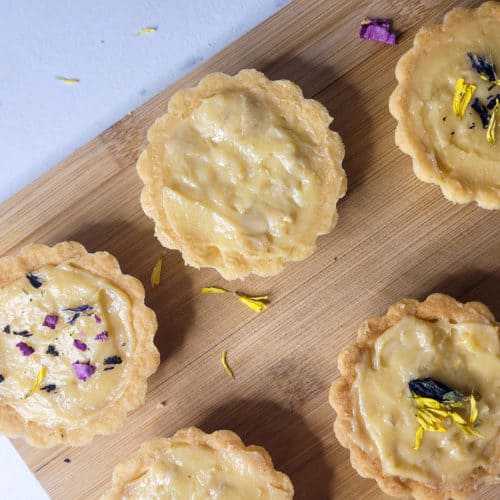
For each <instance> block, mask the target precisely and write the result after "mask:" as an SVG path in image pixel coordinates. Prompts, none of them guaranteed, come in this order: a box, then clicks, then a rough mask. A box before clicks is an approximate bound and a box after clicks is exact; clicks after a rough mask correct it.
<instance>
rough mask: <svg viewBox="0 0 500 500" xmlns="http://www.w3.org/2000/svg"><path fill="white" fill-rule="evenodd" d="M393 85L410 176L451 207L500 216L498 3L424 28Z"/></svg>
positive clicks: (399, 135)
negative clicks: (435, 189) (469, 206)
mask: <svg viewBox="0 0 500 500" xmlns="http://www.w3.org/2000/svg"><path fill="white" fill-rule="evenodd" d="M478 57H479V58H480V59H478ZM485 64H490V67H486V66H485ZM495 68H496V70H497V72H496V74H495ZM396 78H397V80H398V86H397V87H396V89H395V90H394V92H393V94H392V95H391V98H390V101H389V110H390V112H391V113H392V115H393V116H394V117H395V118H396V120H397V121H398V125H397V128H396V144H397V145H398V146H399V147H400V148H401V150H402V151H403V152H404V153H406V154H408V155H409V156H410V157H411V158H412V161H413V170H414V172H415V175H416V176H417V177H418V178H419V179H420V180H422V181H424V182H430V183H433V184H437V185H438V186H439V187H440V188H441V190H442V192H443V194H444V196H445V197H446V198H447V199H448V200H450V201H453V202H455V203H468V202H472V201H475V202H477V204H478V205H479V206H480V207H482V208H487V209H500V106H498V107H496V108H495V102H496V98H498V99H499V100H500V3H499V2H486V3H484V4H482V5H481V6H480V7H479V8H477V9H464V8H455V9H453V10H452V11H450V12H449V13H448V14H447V15H446V16H445V18H444V21H443V23H442V24H440V25H436V26H430V27H424V28H422V29H421V30H420V31H419V32H418V33H417V35H416V37H415V41H414V44H413V48H412V49H411V50H409V51H408V52H407V53H406V54H404V56H403V57H401V59H400V60H399V62H398V64H397V66H396ZM454 98H455V103H454ZM482 107H484V109H482ZM478 110H480V112H478ZM489 125H491V127H490V126H489Z"/></svg>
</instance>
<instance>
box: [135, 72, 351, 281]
mask: <svg viewBox="0 0 500 500" xmlns="http://www.w3.org/2000/svg"><path fill="white" fill-rule="evenodd" d="M226 90H251V91H252V92H254V93H255V92H259V93H260V94H262V95H264V96H265V97H266V98H269V99H271V100H272V101H273V103H274V104H276V105H277V106H281V107H283V106H284V105H286V106H287V109H288V108H290V107H291V108H293V109H294V110H295V112H297V113H298V114H300V116H301V117H302V120H303V122H306V123H307V125H308V127H309V128H310V130H311V131H312V132H311V133H313V134H314V136H315V137H316V138H317V140H318V142H319V143H320V144H321V146H322V147H323V148H324V151H325V152H326V154H327V156H328V161H325V163H324V165H325V169H324V178H325V182H324V183H323V190H324V198H325V204H324V206H323V207H322V210H321V212H320V213H318V214H317V217H316V218H315V223H314V225H311V227H310V234H311V235H312V237H311V238H310V239H311V242H310V243H309V242H306V243H307V244H305V243H304V241H303V239H301V240H300V241H297V242H296V243H297V244H296V245H295V246H294V248H291V249H289V251H290V255H287V256H285V257H284V256H282V255H279V254H276V255H273V254H272V252H269V253H266V254H265V255H262V257H260V258H253V257H252V258H248V257H246V256H245V255H243V254H241V253H232V254H231V255H221V253H220V252H216V253H214V252H211V253H210V252H208V253H207V252H204V251H203V249H200V247H199V245H197V242H196V241H190V240H189V239H188V238H185V237H183V235H181V234H177V233H176V232H175V231H174V230H173V228H172V227H171V225H170V224H169V221H168V217H167V216H166V215H165V213H164V211H163V208H162V190H161V182H159V179H160V178H161V174H160V172H159V169H158V168H157V166H156V165H155V166H152V165H151V163H152V162H151V161H150V160H149V158H148V152H149V150H150V148H151V146H152V141H153V136H154V133H155V131H156V130H157V129H158V128H160V127H161V126H162V124H164V123H165V122H166V121H167V120H170V119H172V117H175V118H176V119H183V118H185V117H187V116H189V114H190V113H192V112H193V111H194V110H196V109H197V107H198V106H199V105H200V103H201V100H202V99H205V98H207V97H211V96H213V95H216V94H217V93H219V92H221V91H226ZM331 121H332V118H331V117H330V115H329V113H328V111H327V109H326V108H325V107H324V106H323V105H322V104H321V103H319V102H318V101H315V100H313V99H305V98H304V96H303V94H302V90H301V89H300V87H299V86H297V85H296V84H294V83H293V82H290V81H289V80H276V81H272V80H269V79H268V78H267V77H266V76H265V75H264V74H263V73H261V72H259V71H257V70H254V69H244V70H241V71H240V72H239V73H238V74H237V75H235V76H229V75H226V74H224V73H210V74H208V75H207V76H205V77H204V78H203V79H202V80H200V82H199V83H198V85H197V86H195V87H192V88H188V89H182V90H180V91H178V92H176V93H175V94H174V95H173V96H172V97H171V99H170V101H169V104H168V112H167V113H166V114H164V115H163V116H161V117H159V118H158V119H157V120H156V121H155V123H154V124H153V125H152V126H151V127H150V129H149V131H148V140H149V143H148V146H147V148H146V149H145V150H144V151H143V152H142V153H141V155H140V156H139V159H138V161H137V171H138V174H139V176H140V178H141V179H142V181H143V183H144V187H143V189H142V192H141V206H142V209H143V211H144V213H145V214H146V215H147V216H148V217H150V218H151V219H153V221H154V223H155V236H156V237H157V238H158V240H159V241H160V243H161V244H162V245H163V246H164V247H166V248H171V249H177V250H180V252H181V253H182V257H183V259H184V261H185V262H186V263H187V264H189V265H190V266H193V267H195V268H200V267H212V268H215V269H216V270H217V271H218V272H219V274H221V275H222V276H223V277H224V278H225V279H228V280H233V279H241V278H244V277H246V276H248V275H249V274H250V273H254V274H256V275H259V276H271V275H275V274H277V273H279V272H280V271H282V270H283V268H284V266H285V263H286V262H288V261H297V260H302V259H305V258H307V257H309V256H310V255H311V254H312V253H313V252H314V250H315V249H316V239H317V237H318V236H320V235H322V234H327V233H329V232H330V231H332V230H333V228H334V227H335V225H336V223H337V219H338V214H337V210H336V203H337V201H338V200H339V199H340V198H342V197H343V196H344V194H345V192H346V189H347V178H346V175H345V172H344V170H343V169H342V160H343V158H344V155H345V148H344V144H343V142H342V139H341V138H340V135H339V134H338V133H337V132H334V131H332V130H330V129H329V125H330V123H331ZM304 239H305V238H304Z"/></svg>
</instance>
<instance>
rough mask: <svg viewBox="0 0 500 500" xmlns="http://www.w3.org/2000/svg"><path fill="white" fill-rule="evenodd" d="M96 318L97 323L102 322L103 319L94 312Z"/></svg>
mask: <svg viewBox="0 0 500 500" xmlns="http://www.w3.org/2000/svg"><path fill="white" fill-rule="evenodd" d="M94 319H95V322H96V323H102V319H101V318H100V317H99V316H97V314H94Z"/></svg>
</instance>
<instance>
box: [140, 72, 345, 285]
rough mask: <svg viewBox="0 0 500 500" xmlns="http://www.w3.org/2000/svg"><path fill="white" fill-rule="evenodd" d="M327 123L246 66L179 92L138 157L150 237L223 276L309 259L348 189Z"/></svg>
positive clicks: (315, 109) (339, 146)
mask: <svg viewBox="0 0 500 500" xmlns="http://www.w3.org/2000/svg"><path fill="white" fill-rule="evenodd" d="M331 121H332V118H331V117H330V115H329V114H328V111H327V110H326V108H325V107H324V106H322V105H321V104H320V103H319V102H317V101H314V100H312V99H304V97H303V95H302V91H301V90H300V88H299V87H298V86H297V85H295V84H294V83H292V82H290V81H288V80H278V81H271V80H269V79H268V78H266V76H265V75H263V74H262V73H260V72H258V71H256V70H251V69H249V70H242V71H240V72H239V73H238V74H237V75H236V76H233V77H232V76H229V75H225V74H223V73H213V74H209V75H207V76H206V77H205V78H203V80H201V81H200V83H199V84H198V85H197V86H196V87H194V88H190V89H186V90H181V91H179V92H177V93H176V94H175V95H174V96H173V97H172V98H171V99H170V102H169V104H168V112H167V113H166V114H165V115H163V116H162V117H160V118H158V119H157V120H156V122H155V123H154V124H153V126H152V127H151V128H150V129H149V131H148V141H149V145H148V147H147V149H146V150H145V151H143V153H142V154H141V156H140V158H139V160H138V162H137V170H138V172H139V175H140V177H141V179H142V180H143V182H144V189H143V191H142V195H141V204H142V207H143V209H144V212H145V213H146V215H148V216H149V217H151V218H152V219H153V221H154V223H155V234H156V236H157V238H158V239H159V240H160V242H161V243H162V244H163V245H164V246H165V247H167V248H172V249H178V250H180V251H181V252H182V256H183V258H184V261H185V262H186V263H187V264H189V265H191V266H194V267H198V268H199V267H213V268H215V269H217V270H218V271H219V273H220V274H221V275H222V276H223V277H225V278H226V279H235V278H243V277H245V276H247V275H248V274H250V273H254V274H258V275H260V276H268V275H273V274H276V273H278V272H280V271H281V270H282V269H283V267H284V265H285V263H286V262H288V261H296V260H302V259H304V258H306V257H308V256H309V255H311V254H312V253H313V251H314V249H315V246H316V238H317V236H318V235H322V234H326V233H328V232H330V231H331V230H332V229H333V227H334V226H335V223H336V221H337V211H336V204H337V201H338V199H339V198H341V197H342V196H343V195H344V193H345V190H346V176H345V173H344V171H343V169H342V165H341V164H342V160H343V158H344V145H343V143H342V140H341V139H340V136H339V135H338V134H337V133H336V132H333V131H332V130H330V129H329V125H330V123H331Z"/></svg>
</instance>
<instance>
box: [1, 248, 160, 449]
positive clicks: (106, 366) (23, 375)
mask: <svg viewBox="0 0 500 500" xmlns="http://www.w3.org/2000/svg"><path fill="white" fill-rule="evenodd" d="M156 329H157V323H156V315H155V314H154V312H153V311H152V310H151V309H149V308H148V307H146V306H145V305H144V288H143V286H142V284H141V282H140V281H139V280H137V279H136V278H133V277H132V276H127V275H125V274H122V272H121V270H120V266H119V264H118V262H117V260H116V259H115V258H114V257H113V256H112V255H110V254H109V253H107V252H97V253H87V251H86V250H85V248H84V247H83V246H82V245H80V244H79V243H75V242H64V243H58V244H57V245H55V246H53V247H48V246H44V245H28V246H25V247H24V248H23V249H22V250H21V251H20V253H19V255H17V256H15V257H3V258H1V259H0V352H1V356H0V380H1V382H0V432H3V433H4V434H7V435H9V436H12V437H19V436H20V437H24V438H25V439H26V441H27V442H28V443H29V444H31V445H33V446H39V447H44V446H54V445H58V444H67V445H71V446H79V445H83V444H86V443H87V442H89V441H90V440H91V439H92V438H93V436H94V435H96V434H109V433H111V432H113V431H115V430H117V429H118V428H120V427H121V426H122V425H123V424H124V421H125V417H126V414H127V412H129V411H130V410H132V409H134V408H136V407H137V406H139V405H140V404H142V403H143V402H144V398H145V394H146V379H147V378H148V377H149V376H150V375H151V374H152V373H154V371H155V370H156V368H157V367H158V364H159V354H158V351H157V349H156V348H155V346H154V344H153V337H154V334H155V333H156Z"/></svg>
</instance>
